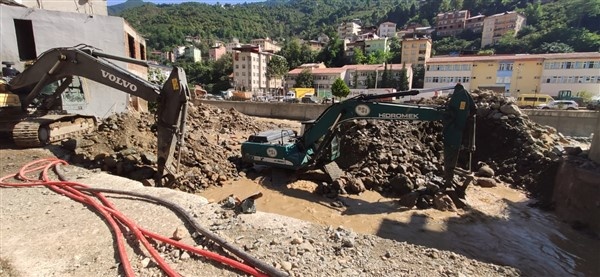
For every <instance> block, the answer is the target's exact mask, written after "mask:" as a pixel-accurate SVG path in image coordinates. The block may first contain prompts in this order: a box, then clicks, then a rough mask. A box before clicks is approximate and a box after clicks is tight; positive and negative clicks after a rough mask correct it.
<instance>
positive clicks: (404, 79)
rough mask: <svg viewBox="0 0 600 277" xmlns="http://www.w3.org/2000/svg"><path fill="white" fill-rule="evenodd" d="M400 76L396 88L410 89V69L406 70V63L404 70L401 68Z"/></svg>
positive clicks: (400, 89) (403, 66) (401, 89)
mask: <svg viewBox="0 0 600 277" xmlns="http://www.w3.org/2000/svg"><path fill="white" fill-rule="evenodd" d="M398 78H400V79H399V80H398V87H397V88H396V89H397V90H398V91H405V90H408V89H409V82H408V70H406V64H402V70H400V76H398Z"/></svg>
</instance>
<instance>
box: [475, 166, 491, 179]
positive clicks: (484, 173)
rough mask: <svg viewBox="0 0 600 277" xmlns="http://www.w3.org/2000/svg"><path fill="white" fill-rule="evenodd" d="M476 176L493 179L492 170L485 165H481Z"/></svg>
mask: <svg viewBox="0 0 600 277" xmlns="http://www.w3.org/2000/svg"><path fill="white" fill-rule="evenodd" d="M477 175H478V176H481V177H489V178H491V177H494V170H493V169H492V168H491V167H490V166H489V165H487V164H485V163H481V164H480V167H479V170H477Z"/></svg>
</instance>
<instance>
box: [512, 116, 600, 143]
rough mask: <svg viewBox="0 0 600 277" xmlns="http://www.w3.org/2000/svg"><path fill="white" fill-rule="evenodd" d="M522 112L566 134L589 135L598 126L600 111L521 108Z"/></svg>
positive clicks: (599, 123) (537, 121)
mask: <svg viewBox="0 0 600 277" xmlns="http://www.w3.org/2000/svg"><path fill="white" fill-rule="evenodd" d="M523 112H524V113H525V114H527V115H528V116H529V118H530V119H531V120H532V121H534V122H536V123H539V124H542V125H548V126H552V127H554V128H556V130H558V131H559V132H560V133H562V134H563V135H567V136H578V137H589V136H590V135H591V134H592V133H594V130H598V129H599V128H600V127H599V126H600V112H597V111H559V110H523ZM596 135H600V134H596Z"/></svg>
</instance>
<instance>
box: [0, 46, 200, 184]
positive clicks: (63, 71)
mask: <svg viewBox="0 0 600 277" xmlns="http://www.w3.org/2000/svg"><path fill="white" fill-rule="evenodd" d="M110 60H117V61H122V62H126V63H133V64H138V65H144V66H148V65H147V63H146V62H145V61H140V60H136V59H130V58H125V57H119V56H114V55H110V54H106V53H103V52H101V51H99V50H98V49H96V48H94V47H92V46H88V45H77V46H74V47H64V48H53V49H50V50H48V51H46V52H44V53H42V54H41V55H40V56H39V57H38V58H37V59H36V60H35V61H34V62H33V63H32V64H31V65H29V66H28V67H26V69H25V70H23V72H22V73H21V72H18V71H17V70H16V69H14V68H12V64H11V63H10V62H3V64H4V65H5V67H4V68H3V69H2V75H3V76H2V79H3V81H2V82H3V84H1V85H0V136H1V137H4V138H11V139H12V140H13V141H14V142H15V144H16V145H17V146H20V147H39V146H44V145H46V144H49V143H52V142H55V141H60V140H62V139H64V138H68V137H74V136H76V135H78V134H82V133H89V132H93V131H94V130H95V129H96V119H95V117H94V116H88V115H77V114H68V113H66V112H65V105H66V104H68V103H69V102H71V104H72V103H77V102H79V103H84V102H85V101H86V100H85V96H84V94H83V90H82V86H81V82H80V79H79V77H83V78H86V79H89V80H93V81H96V82H98V83H101V84H104V85H106V86H109V87H112V88H114V89H117V90H120V91H123V92H125V93H128V94H131V95H134V96H137V97H140V98H142V99H145V100H147V101H148V102H157V103H158V109H157V139H158V153H157V156H158V160H157V164H158V172H157V174H159V175H160V177H161V178H162V177H163V174H164V173H165V170H166V171H168V172H170V173H172V174H173V173H174V170H173V169H171V168H170V167H172V161H173V156H174V151H175V146H176V144H178V143H179V145H180V146H181V145H182V144H183V136H184V134H183V133H184V131H185V128H184V127H185V117H186V114H187V103H188V101H189V99H190V91H189V89H188V86H187V79H186V75H185V72H184V71H183V69H182V68H179V67H173V70H172V71H171V75H170V76H169V78H168V79H167V81H166V82H165V83H164V84H163V85H162V86H159V85H157V84H154V83H152V82H149V81H147V80H145V79H142V78H140V77H138V76H136V75H134V74H132V73H130V72H129V71H127V70H125V69H123V68H121V67H119V66H117V65H116V64H114V63H113V62H111V61H110ZM172 174H171V175H172ZM157 181H158V180H157Z"/></svg>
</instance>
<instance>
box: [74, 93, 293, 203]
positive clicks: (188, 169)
mask: <svg viewBox="0 0 600 277" xmlns="http://www.w3.org/2000/svg"><path fill="white" fill-rule="evenodd" d="M286 127H287V126H281V125H278V124H274V123H270V122H263V121H257V120H255V119H253V118H251V117H249V116H246V115H244V114H241V113H239V112H237V111H235V110H222V109H219V108H216V107H214V106H210V105H202V104H200V105H197V106H190V108H189V110H188V116H187V123H186V137H185V147H183V148H182V149H181V159H180V162H181V163H180V166H179V172H181V173H182V175H181V176H179V179H178V181H179V182H178V187H177V188H178V189H180V190H183V191H188V192H194V191H198V190H201V189H202V188H206V187H208V186H211V185H222V184H224V183H226V182H228V181H229V180H232V179H235V178H237V177H239V175H238V171H237V170H236V164H235V162H232V161H234V160H237V159H236V157H239V155H240V151H239V145H240V142H241V141H243V140H244V139H245V138H247V137H248V135H250V134H253V133H256V132H259V131H261V130H267V129H274V128H286ZM63 146H65V147H66V148H69V149H71V150H73V151H74V152H75V155H74V156H73V158H72V159H71V162H74V163H77V164H83V165H86V167H88V168H101V169H102V170H104V171H108V172H111V173H113V174H116V175H120V176H125V177H128V178H131V179H134V180H144V179H151V178H152V176H153V175H154V174H155V170H154V166H155V164H156V159H157V158H156V120H155V117H154V115H153V114H150V113H123V114H117V115H113V116H111V117H108V118H106V119H105V120H103V121H102V122H101V123H100V125H99V128H98V131H97V132H95V133H93V134H90V135H87V136H85V137H84V138H82V139H77V140H75V139H73V140H69V141H66V142H64V143H63ZM175 159H176V160H177V159H179V157H178V156H177V155H176V157H175Z"/></svg>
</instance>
